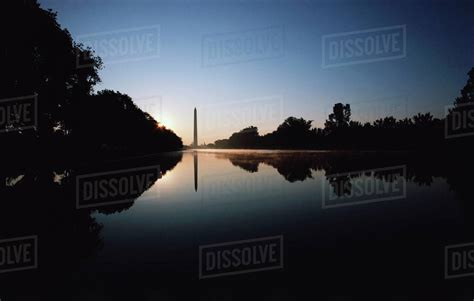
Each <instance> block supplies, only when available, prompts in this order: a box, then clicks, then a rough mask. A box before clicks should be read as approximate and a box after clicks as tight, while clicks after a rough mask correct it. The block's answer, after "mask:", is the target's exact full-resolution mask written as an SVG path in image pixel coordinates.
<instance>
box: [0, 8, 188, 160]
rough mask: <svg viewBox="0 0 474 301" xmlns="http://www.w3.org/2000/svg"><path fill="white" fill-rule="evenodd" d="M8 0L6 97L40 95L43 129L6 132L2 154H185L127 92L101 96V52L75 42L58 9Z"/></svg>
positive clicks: (2, 56) (1, 53) (0, 55)
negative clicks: (63, 23)
mask: <svg viewBox="0 0 474 301" xmlns="http://www.w3.org/2000/svg"><path fill="white" fill-rule="evenodd" d="M7 3H8V4H7V5H5V6H4V7H2V12H6V13H7V14H8V15H9V18H8V19H9V22H11V23H9V24H8V26H6V25H5V26H2V27H1V28H2V29H1V30H2V39H3V42H2V43H1V45H0V64H1V65H2V75H1V77H2V78H1V81H2V89H0V99H6V98H15V97H22V96H29V95H37V99H38V108H37V111H38V126H37V127H36V128H35V129H30V130H22V131H11V132H8V133H2V135H1V137H0V139H1V141H2V145H4V146H7V147H3V148H2V149H1V150H0V155H2V156H3V157H8V158H15V157H25V156H27V155H28V153H29V152H30V150H31V149H35V150H36V152H37V153H40V154H41V157H42V159H43V160H44V159H47V158H51V159H52V158H54V160H70V159H78V158H82V159H84V156H85V155H90V156H103V155H105V154H106V155H107V156H108V155H110V154H112V153H114V154H115V155H117V156H118V155H133V154H142V153H154V152H160V151H169V150H178V149H181V147H182V142H181V139H180V138H179V137H177V136H176V135H175V134H174V133H173V132H172V131H170V130H168V129H166V128H164V127H162V126H160V125H159V124H158V122H157V121H156V120H154V119H153V117H152V116H150V115H149V114H146V113H144V112H142V111H141V110H140V109H138V108H137V107H136V105H135V104H133V101H132V100H131V98H130V97H128V96H127V95H125V94H121V93H118V92H116V93H113V92H111V91H103V92H99V93H97V94H93V89H94V86H95V85H96V84H97V83H99V82H100V77H99V74H98V72H99V70H100V69H101V68H102V61H101V59H100V58H99V57H97V56H96V55H95V54H94V50H93V49H90V48H85V47H84V46H83V45H81V44H80V43H77V42H75V41H73V39H72V38H71V35H70V34H69V32H68V31H67V30H66V29H64V28H61V26H60V24H59V23H58V21H57V15H56V13H55V12H53V11H51V10H44V9H42V8H41V7H40V5H39V4H38V2H37V1H36V0H23V1H7ZM2 15H3V14H2ZM2 19H3V18H2ZM2 24H3V23H2ZM84 60H87V61H86V62H87V64H84ZM83 151H85V152H83Z"/></svg>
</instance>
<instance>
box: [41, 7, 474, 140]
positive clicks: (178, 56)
mask: <svg viewBox="0 0 474 301" xmlns="http://www.w3.org/2000/svg"><path fill="white" fill-rule="evenodd" d="M40 3H41V6H42V7H43V8H51V9H53V10H55V11H57V12H58V20H59V23H60V24H61V25H62V26H63V27H65V28H67V29H68V30H69V31H70V33H71V34H72V36H73V38H74V39H76V38H77V37H78V36H80V35H88V34H94V33H101V32H106V31H116V30H122V29H125V30H127V29H133V28H137V27H142V26H154V25H159V26H160V56H159V57H158V58H143V59H138V60H134V61H125V62H120V63H110V62H108V61H107V60H104V69H103V70H101V72H100V76H101V78H102V83H101V84H100V85H99V86H98V87H97V89H96V90H100V89H105V88H107V89H113V90H118V91H120V92H122V93H127V94H128V95H130V96H131V97H132V98H133V99H134V101H135V102H136V103H137V104H138V105H139V106H140V107H142V108H144V109H145V110H149V111H151V112H152V114H153V115H155V117H156V118H157V119H160V120H161V122H163V123H164V124H165V125H166V126H168V127H170V128H172V129H173V130H174V131H175V132H176V133H177V134H178V135H179V136H181V137H182V138H183V141H184V143H185V144H189V143H191V141H192V133H193V128H192V127H193V108H194V107H197V108H198V119H199V138H200V139H199V140H200V141H199V142H200V143H203V142H207V143H209V142H213V141H214V140H216V139H219V138H227V137H228V136H229V135H230V134H231V133H232V132H235V131H238V130H240V129H242V128H243V127H244V126H247V125H251V124H245V122H252V123H254V125H257V126H258V127H259V129H260V132H261V133H265V132H268V131H269V130H271V129H275V128H276V127H277V126H278V124H279V123H281V122H282V121H283V119H284V118H286V117H288V116H295V117H303V118H306V119H311V120H314V123H313V124H314V125H316V126H322V125H323V124H324V120H325V118H326V117H327V115H328V113H329V112H330V110H331V108H332V105H333V104H334V103H336V102H344V103H350V104H351V107H352V110H353V119H358V120H362V121H371V120H373V119H374V118H376V117H380V116H378V115H394V116H395V117H399V118H400V117H405V116H412V115H413V114H415V113H417V112H427V111H430V112H432V113H433V114H434V115H435V116H438V117H442V116H443V115H444V110H445V106H446V105H450V104H452V102H453V100H454V98H455V97H456V96H457V95H458V94H459V90H460V89H461V88H462V87H463V86H464V84H465V82H466V80H467V75H466V73H467V72H468V70H469V69H470V68H471V67H474V51H473V50H474V34H473V33H474V28H473V25H472V12H473V11H474V10H473V8H474V4H473V1H466V2H459V1H449V0H447V1H384V0H380V1H343V0H336V1H329V0H328V1H309V0H305V1H290V0H279V1H270V0H259V1H247V0H240V1H238V0H236V1H230V0H223V1H217V0H215V1H197V0H177V1H151V0H146V1H145V0H136V1H132V0H122V1H119V0H117V1H112V0H100V1H99V0H97V1H91V0H40ZM395 25H405V26H406V56H405V57H403V58H400V59H394V60H386V61H380V62H372V63H364V64H356V65H347V66H341V67H334V68H322V59H321V57H322V36H323V35H327V34H334V33H342V32H350V31H358V30H365V29H373V28H380V27H387V26H395ZM273 26H277V27H278V28H282V31H283V32H284V42H285V44H284V45H285V46H284V49H283V52H282V53H281V55H278V56H276V57H268V58H266V59H259V60H253V61H247V62H234V63H232V64H222V65H217V66H212V67H208V66H203V63H202V55H203V54H202V43H203V38H205V37H206V36H208V35H214V34H220V33H224V34H225V33H230V32H232V33H236V34H239V33H242V34H244V33H245V32H246V31H247V30H253V29H259V28H268V27H273ZM275 104H278V105H277V106H275ZM201 108H202V109H201ZM213 108H215V110H214V113H213V114H215V115H217V116H213V119H212V120H213V121H212V122H208V123H207V124H204V125H203V124H202V123H203V120H201V119H204V118H206V116H210V115H208V114H210V113H209V112H212V111H213ZM245 108H248V109H249V111H248V112H250V113H248V114H249V116H247V117H248V118H247V120H244V121H242V122H237V121H235V120H230V121H229V120H228V119H229V118H227V117H228V116H230V115H226V114H229V113H228V112H227V113H223V112H225V111H226V110H227V111H231V110H232V111H235V110H236V109H237V110H238V109H241V110H243V111H241V113H242V112H245ZM252 110H253V111H255V110H260V111H263V112H264V113H262V114H261V115H258V116H257V117H255V116H254V115H252V113H251V112H252ZM275 110H277V112H275ZM203 111H204V112H203ZM216 112H219V113H216ZM265 112H266V113H265ZM250 115H252V116H253V117H252V116H250ZM270 115H271V116H270ZM262 116H263V117H262ZM199 117H201V118H199ZM219 118H220V119H219ZM223 118H224V119H227V121H229V122H225V121H226V120H222V119H223ZM210 119H211V118H208V120H210Z"/></svg>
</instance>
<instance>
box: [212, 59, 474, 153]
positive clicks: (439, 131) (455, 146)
mask: <svg viewBox="0 0 474 301" xmlns="http://www.w3.org/2000/svg"><path fill="white" fill-rule="evenodd" d="M468 75H469V79H468V82H467V84H466V86H465V87H464V88H463V89H462V90H461V96H460V97H458V98H456V100H455V102H454V108H453V109H451V110H450V112H449V114H448V115H447V117H446V119H438V118H435V117H433V115H432V114H431V113H429V112H427V113H418V114H416V115H414V116H413V117H411V118H408V117H407V118H404V119H398V120H397V119H396V118H395V117H393V116H386V117H381V118H379V119H376V120H375V121H373V122H372V123H368V122H367V123H365V124H362V123H361V122H359V121H355V120H351V107H350V105H349V104H342V103H337V104H335V105H334V107H333V112H332V113H330V114H329V116H328V119H327V120H326V122H325V127H324V128H322V129H321V128H312V127H311V123H312V120H305V119H303V118H299V119H298V118H295V117H289V118H287V119H286V120H285V121H284V122H283V123H282V124H281V125H279V126H278V128H277V130H276V131H273V132H272V133H269V134H266V135H263V136H260V135H259V134H258V129H257V128H256V127H254V126H250V127H248V128H246V129H244V130H242V131H240V132H238V133H234V134H232V136H231V137H230V138H229V139H221V140H217V141H215V143H214V144H210V145H208V147H216V148H254V149H265V148H267V149H340V150H343V149H347V150H349V149H352V150H354V149H355V150H388V149H392V150H423V151H439V150H448V151H449V150H451V151H454V150H463V149H466V146H465V141H464V140H463V139H459V140H458V141H448V140H447V139H445V138H446V137H445V126H449V125H450V123H451V122H453V118H454V117H456V116H457V117H458V119H459V118H461V117H462V120H465V121H466V122H469V120H470V123H468V124H463V126H464V127H465V129H466V130H467V131H469V133H471V132H472V131H473V130H474V124H472V123H474V117H470V115H469V114H472V112H473V110H472V105H474V68H473V69H471V71H469V73H468ZM453 114H457V115H456V116H453ZM459 116H461V117H459ZM466 139H469V138H466Z"/></svg>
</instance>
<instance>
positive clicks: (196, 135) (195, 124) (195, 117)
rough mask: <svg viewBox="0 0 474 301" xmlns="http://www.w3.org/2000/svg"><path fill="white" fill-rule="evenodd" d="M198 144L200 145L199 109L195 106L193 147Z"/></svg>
mask: <svg viewBox="0 0 474 301" xmlns="http://www.w3.org/2000/svg"><path fill="white" fill-rule="evenodd" d="M197 146H198V129H197V111H196V108H194V141H193V147H194V148H197Z"/></svg>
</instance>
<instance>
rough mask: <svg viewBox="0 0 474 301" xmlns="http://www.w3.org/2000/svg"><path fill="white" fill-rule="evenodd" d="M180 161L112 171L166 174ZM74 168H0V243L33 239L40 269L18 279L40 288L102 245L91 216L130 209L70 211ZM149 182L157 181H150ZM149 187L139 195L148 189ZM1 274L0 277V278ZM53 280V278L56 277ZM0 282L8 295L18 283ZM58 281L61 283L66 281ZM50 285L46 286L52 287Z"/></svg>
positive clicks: (177, 157) (151, 161) (166, 159)
mask: <svg viewBox="0 0 474 301" xmlns="http://www.w3.org/2000/svg"><path fill="white" fill-rule="evenodd" d="M181 159H182V154H181V153H179V152H178V153H173V154H172V155H164V156H161V157H159V158H158V157H156V158H148V159H146V160H145V159H140V160H128V161H123V162H115V163H114V164H113V166H114V167H115V168H117V169H120V167H122V169H125V168H130V166H148V165H160V169H161V172H162V175H163V174H166V173H167V172H168V171H170V170H172V169H173V168H174V167H175V166H176V165H177V164H178V163H179V162H180V161H181ZM77 174H78V169H77V168H76V167H71V168H69V167H67V168H66V167H61V168H56V169H54V168H46V167H41V168H23V169H20V168H18V169H15V168H9V169H5V170H0V239H6V238H14V237H21V236H29V235H37V236H38V241H39V246H40V248H39V252H40V256H39V257H40V259H41V261H40V267H41V269H36V270H31V271H24V272H22V276H25V277H26V278H28V277H31V281H32V282H33V283H35V284H37V285H38V286H39V287H40V284H41V283H43V284H45V283H47V282H48V281H53V282H54V283H57V281H58V279H56V278H55V277H54V274H56V275H71V274H68V272H71V273H72V272H73V271H74V270H75V269H77V267H78V264H79V260H80V259H81V258H90V257H92V256H94V255H96V254H97V252H98V251H99V250H100V249H101V248H102V247H103V245H104V241H103V239H102V237H101V231H102V229H103V225H102V224H100V223H98V222H97V220H96V219H95V217H94V216H93V214H94V213H103V214H117V213H119V212H122V211H125V210H128V209H129V208H130V207H132V206H133V204H134V200H132V201H131V202H129V203H124V204H117V205H112V206H106V207H98V208H95V209H94V208H92V209H90V208H87V209H80V210H78V209H76V203H75V199H74V195H75V186H74V185H75V179H76V178H75V177H76V175H77ZM153 180H154V181H153V182H155V181H156V180H157V178H155V179H153ZM152 185H153V183H152V184H151V185H149V186H148V187H146V188H145V189H144V190H143V191H141V192H140V195H141V194H142V193H143V192H145V191H146V190H148V189H149V188H150V187H151V186H152ZM2 276H3V275H0V277H2ZM56 277H57V276H56ZM9 279H10V278H7V277H5V278H3V277H2V278H0V281H1V282H3V284H4V285H2V288H3V287H4V286H5V287H6V286H9V287H10V288H11V289H12V291H13V290H15V286H16V285H20V284H19V283H17V282H15V283H14V280H12V281H11V282H9ZM70 279H71V278H68V277H66V278H64V279H62V280H64V281H66V280H70ZM53 282H51V283H53Z"/></svg>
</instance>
